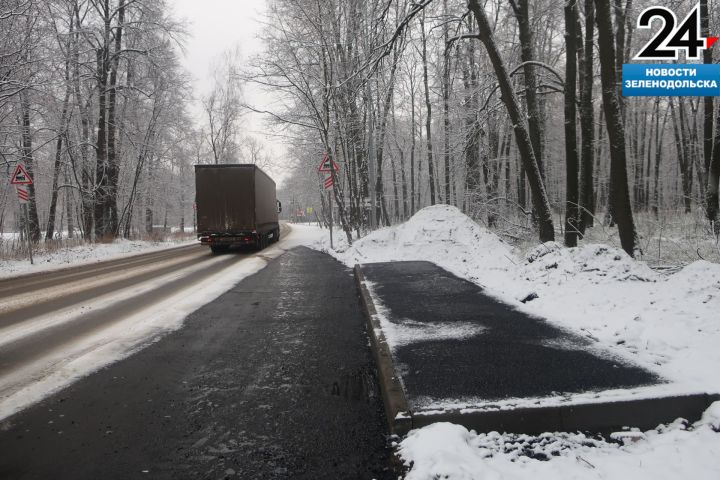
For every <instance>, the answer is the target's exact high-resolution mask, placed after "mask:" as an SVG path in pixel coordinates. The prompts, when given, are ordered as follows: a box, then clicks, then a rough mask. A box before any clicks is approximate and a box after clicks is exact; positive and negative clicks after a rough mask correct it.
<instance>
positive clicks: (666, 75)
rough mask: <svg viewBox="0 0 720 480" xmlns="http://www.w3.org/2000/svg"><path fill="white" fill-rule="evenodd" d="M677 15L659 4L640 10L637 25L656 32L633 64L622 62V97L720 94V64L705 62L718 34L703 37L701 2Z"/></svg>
mask: <svg viewBox="0 0 720 480" xmlns="http://www.w3.org/2000/svg"><path fill="white" fill-rule="evenodd" d="M678 18H679V17H678V15H677V12H675V11H673V10H672V9H670V8H668V7H664V6H659V5H655V6H652V7H648V8H646V9H645V10H643V11H642V12H641V13H640V15H639V16H638V19H637V28H638V29H641V30H643V29H645V30H652V31H653V34H652V36H651V38H650V39H649V40H648V41H647V43H645V44H644V45H643V46H642V47H641V48H640V50H639V51H638V53H637V54H636V55H635V57H633V59H632V61H633V63H628V64H624V65H623V71H622V93H623V96H626V97H657V96H702V97H707V96H713V97H714V96H720V65H716V64H712V63H702V62H703V60H704V53H705V52H709V51H710V49H711V48H712V47H713V45H714V44H715V43H716V42H717V41H718V38H719V37H712V36H707V37H703V32H702V17H701V10H700V5H699V4H698V5H695V7H694V8H693V9H692V10H691V11H690V12H689V13H688V14H686V16H685V17H683V19H682V20H681V21H678ZM671 62H672V63H671Z"/></svg>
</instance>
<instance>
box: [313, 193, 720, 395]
mask: <svg viewBox="0 0 720 480" xmlns="http://www.w3.org/2000/svg"><path fill="white" fill-rule="evenodd" d="M320 248H323V249H325V250H329V249H327V246H326V245H323V246H321V247H320ZM330 253H331V254H333V255H335V256H336V257H337V258H338V259H339V260H341V261H342V262H344V263H345V264H346V265H348V266H353V265H355V264H358V263H373V262H388V261H404V260H427V261H431V262H434V263H435V264H437V265H439V266H441V267H443V268H444V269H446V270H448V271H450V272H452V273H454V274H455V275H457V276H459V277H462V278H465V279H468V280H470V281H472V282H475V283H477V284H479V285H480V286H482V287H484V288H485V289H486V292H487V293H488V294H490V295H493V296H495V297H496V298H498V299H500V300H502V301H504V302H506V303H508V304H510V305H512V306H513V307H515V308H517V309H518V310H521V311H524V312H527V313H529V314H532V315H536V316H540V317H544V318H546V319H547V320H548V321H550V322H552V323H554V324H557V325H559V326H561V327H563V328H566V329H568V330H571V331H575V332H577V333H579V334H581V335H583V336H585V337H587V338H589V339H591V340H594V341H595V342H596V346H597V347H598V348H602V349H605V350H608V351H609V352H610V353H611V354H613V355H618V356H620V357H624V358H627V359H630V360H631V361H633V362H635V363H638V364H640V365H642V366H644V367H646V368H648V369H650V370H653V371H655V372H657V373H659V374H660V375H662V376H663V377H665V378H666V379H668V380H670V382H671V383H670V384H669V385H666V386H664V387H662V388H663V392H664V393H674V392H678V393H691V392H693V393H694V392H701V391H703V392H704V391H708V392H720V375H718V374H717V372H718V371H719V370H720V348H717V345H719V344H720V322H718V321H717V319H718V314H717V312H719V311H720V265H719V264H714V263H710V262H705V261H698V262H695V263H692V264H690V265H688V266H687V267H685V268H683V269H682V270H680V271H679V272H677V273H675V274H673V275H669V276H662V275H660V274H658V273H656V272H654V271H653V270H651V269H650V268H649V267H648V266H647V265H645V264H644V263H642V262H638V261H635V260H634V259H632V258H631V257H629V256H628V255H627V254H626V253H625V252H623V251H622V250H618V249H616V248H613V247H609V246H607V245H583V246H581V247H578V248H571V249H567V248H563V247H562V246H560V245H558V244H556V243H547V244H543V245H539V246H538V247H536V248H535V249H533V250H532V251H530V252H528V253H527V255H522V254H521V252H517V251H515V250H513V248H512V247H511V246H510V245H508V244H506V243H504V242H503V241H502V240H500V239H499V238H498V237H497V236H496V235H494V234H493V233H492V232H490V231H489V230H487V229H486V228H484V227H481V226H480V225H478V224H476V223H475V222H473V221H472V220H471V219H470V218H468V217H467V216H465V215H464V214H463V213H462V212H460V210H458V209H457V208H455V207H451V206H447V205H438V206H434V207H428V208H425V209H423V210H420V211H419V212H418V213H417V214H416V215H415V216H414V217H412V218H411V219H410V220H408V221H407V222H405V223H403V224H401V225H397V226H394V227H390V228H384V229H381V230H378V231H375V232H373V233H371V234H370V235H368V236H367V237H364V238H362V239H360V240H357V241H356V242H355V243H354V244H353V246H352V247H350V248H348V247H347V245H346V244H345V245H344V246H343V247H341V248H338V249H336V250H335V251H330ZM535 296H537V298H535V299H532V300H530V301H527V302H526V303H522V302H521V301H522V300H526V299H529V298H533V297H535ZM411 330H412V329H411ZM442 330H443V326H442V325H439V326H438V329H437V331H436V332H435V333H436V334H437V335H445V334H444V333H443V331H442ZM408 333H410V334H412V332H408V331H406V332H404V334H403V335H402V340H401V341H402V342H404V343H407V342H409V341H421V340H423V339H424V337H425V336H426V335H427V332H424V331H419V332H418V335H417V336H416V338H415V339H414V340H413V339H412V338H408ZM448 335H452V332H450V333H448ZM390 343H393V341H392V333H391V340H390Z"/></svg>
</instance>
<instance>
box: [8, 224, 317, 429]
mask: <svg viewBox="0 0 720 480" xmlns="http://www.w3.org/2000/svg"><path fill="white" fill-rule="evenodd" d="M321 235H322V231H321V230H320V229H318V228H317V227H308V226H293V227H292V228H291V231H290V233H289V234H288V235H286V236H285V238H283V239H281V241H280V242H279V243H277V244H274V245H272V246H271V247H268V248H266V249H265V250H263V251H262V257H260V256H256V255H253V256H249V257H247V258H246V259H243V260H242V261H240V262H239V263H237V264H235V265H232V266H230V267H227V268H225V269H223V270H220V271H218V273H217V274H216V275H214V276H213V277H212V281H205V282H202V283H200V284H197V285H193V286H192V287H190V288H187V289H183V290H181V291H177V292H176V293H174V294H173V295H172V296H170V297H168V298H165V299H164V300H162V301H160V302H158V303H156V304H154V305H153V306H152V307H151V308H149V309H144V310H143V311H142V312H139V313H137V314H135V315H132V316H130V317H127V318H123V319H122V321H120V322H117V323H115V324H114V325H113V326H111V327H109V328H105V329H101V330H99V331H97V332H94V333H92V334H89V335H84V336H82V337H81V338H78V339H77V341H75V342H73V344H72V345H67V346H64V347H63V349H62V351H59V352H50V353H49V354H48V355H47V356H45V357H42V358H40V359H39V360H38V361H36V362H34V363H33V364H30V365H27V366H25V367H23V368H22V369H20V370H18V371H15V372H13V373H12V374H11V375H8V376H6V377H3V378H0V420H2V419H4V418H7V417H8V416H10V415H12V414H13V413H15V412H17V411H20V410H22V409H23V408H26V407H27V406H29V405H32V404H34V403H36V402H38V401H40V400H42V399H43V398H45V397H47V396H48V395H51V394H52V393H54V392H57V391H59V390H61V389H62V388H65V387H66V386H68V385H70V384H72V383H73V382H75V381H77V380H78V379H80V378H82V377H85V376H87V375H89V374H90V373H92V372H94V371H96V370H98V369H100V368H102V367H104V366H106V365H108V364H110V363H113V362H116V361H118V360H120V359H122V358H125V357H127V356H129V355H131V354H132V353H134V352H136V351H138V350H139V349H142V348H144V347H146V346H148V345H150V344H152V343H153V342H156V341H158V340H159V339H160V338H162V337H163V336H164V335H166V334H168V333H169V332H172V331H174V330H176V329H178V328H180V327H181V326H182V325H183V322H184V320H185V318H186V317H187V316H188V315H189V314H190V313H192V312H194V311H195V310H197V309H198V308H200V307H202V306H203V305H205V304H207V303H210V302H212V301H213V300H214V299H215V298H217V297H218V296H220V295H222V294H223V293H224V292H226V291H228V290H229V289H231V288H232V287H233V286H234V285H235V284H237V283H238V282H239V281H241V280H242V279H243V278H245V277H247V276H249V275H252V274H254V273H256V272H258V271H259V270H261V269H262V268H264V267H265V266H266V265H267V263H268V261H269V259H273V258H276V257H278V256H280V255H282V254H283V253H284V252H285V250H288V249H290V248H293V247H296V246H300V245H312V244H316V243H317V242H318V241H319V238H320V236H321ZM158 248H160V247H158ZM101 251H103V250H101ZM126 253H127V252H126ZM88 255H89V256H90V257H91V258H92V259H93V260H92V261H98V260H99V259H102V254H101V253H98V252H95V253H89V254H88ZM222 260H223V256H219V257H215V258H213V259H211V260H210V262H215V263H220V262H221V261H222ZM55 266H57V264H55ZM207 266H208V263H207V262H206V263H202V264H200V265H199V266H190V267H187V268H184V269H182V270H177V271H174V272H172V273H170V274H167V275H163V276H161V277H157V278H155V279H153V280H152V281H150V282H144V283H142V284H139V285H134V286H131V287H128V288H125V289H122V290H120V291H116V292H113V293H111V294H108V295H103V296H101V297H96V298H95V299H93V301H91V302H85V303H83V304H82V305H74V306H72V307H69V308H67V309H65V310H62V311H56V312H53V314H52V315H47V316H43V317H36V318H34V319H31V320H28V321H26V322H22V323H21V324H18V325H14V326H10V327H6V328H4V329H0V347H2V345H5V344H7V343H10V342H13V341H16V340H18V339H21V338H24V337H26V336H29V335H33V334H35V333H37V332H41V331H43V330H45V329H49V328H52V327H56V326H58V325H59V324H61V323H66V322H72V321H74V320H76V319H77V318H79V316H80V315H84V314H88V313H92V312H93V311H94V310H96V309H102V308H108V307H111V306H112V305H113V304H119V303H121V302H127V301H132V298H133V297H135V296H137V295H141V294H143V293H145V292H148V291H151V290H153V289H155V288H158V287H159V286H161V285H163V284H165V283H167V282H170V281H172V280H173V279H176V278H179V277H184V276H192V275H193V271H194V270H196V269H198V268H200V267H207Z"/></svg>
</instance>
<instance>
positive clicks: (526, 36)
mask: <svg viewBox="0 0 720 480" xmlns="http://www.w3.org/2000/svg"><path fill="white" fill-rule="evenodd" d="M510 5H511V6H512V8H513V11H514V13H515V18H516V19H517V22H518V33H519V35H518V36H519V38H520V59H521V60H522V62H523V77H524V78H525V102H526V103H527V112H528V113H527V117H528V130H529V133H530V142H531V143H532V147H533V152H534V154H535V161H536V162H537V164H538V169H539V170H540V176H541V177H542V179H543V181H545V162H544V155H543V154H544V152H543V141H542V131H543V115H542V110H541V108H540V101H539V99H538V94H537V92H538V80H537V76H536V75H535V66H534V65H533V64H531V63H529V62H532V61H534V60H535V54H534V44H533V43H534V40H533V34H532V25H530V6H529V0H518V2H517V4H516V3H515V2H514V1H511V2H510Z"/></svg>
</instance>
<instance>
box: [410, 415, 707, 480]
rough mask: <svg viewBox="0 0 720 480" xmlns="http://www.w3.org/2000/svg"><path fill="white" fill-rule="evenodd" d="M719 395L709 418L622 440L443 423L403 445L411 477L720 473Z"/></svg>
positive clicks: (457, 479)
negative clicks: (483, 431)
mask: <svg viewBox="0 0 720 480" xmlns="http://www.w3.org/2000/svg"><path fill="white" fill-rule="evenodd" d="M719 417H720V402H716V403H714V404H713V405H712V406H711V407H710V409H708V411H707V412H706V413H705V416H704V417H703V420H701V421H699V422H698V423H696V424H695V425H692V426H687V425H686V424H685V423H684V422H682V421H676V422H674V423H672V424H670V425H665V426H661V427H658V428H657V429H656V430H651V431H648V432H644V433H642V432H637V431H632V432H619V433H618V434H615V435H612V438H614V439H615V440H616V441H606V440H603V439H597V438H591V437H587V436H585V435H583V434H581V433H544V434H542V435H539V436H530V435H514V434H500V433H497V432H491V433H487V434H476V433H475V432H474V431H468V430H467V429H465V427H462V426H459V425H454V424H450V423H436V424H433V425H430V426H428V427H425V428H422V429H420V430H413V431H411V432H410V433H409V434H408V436H407V437H406V438H405V439H404V440H403V441H402V442H401V443H400V444H399V445H398V453H399V455H400V457H401V458H402V460H403V461H404V463H405V465H406V466H408V467H409V468H410V471H409V473H408V475H407V476H406V477H405V478H406V480H433V479H437V478H444V479H448V480H485V479H493V480H495V479H525V478H527V479H533V480H544V479H553V480H555V479H559V478H562V479H581V478H582V479H609V478H633V479H636V480H643V479H648V480H662V479H668V480H670V479H672V480H674V479H678V478H697V479H711V478H718V474H719V473H720V467H718V463H717V458H718V455H720V434H718V433H717V428H715V429H713V425H712V422H713V421H715V422H720V418H719Z"/></svg>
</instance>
